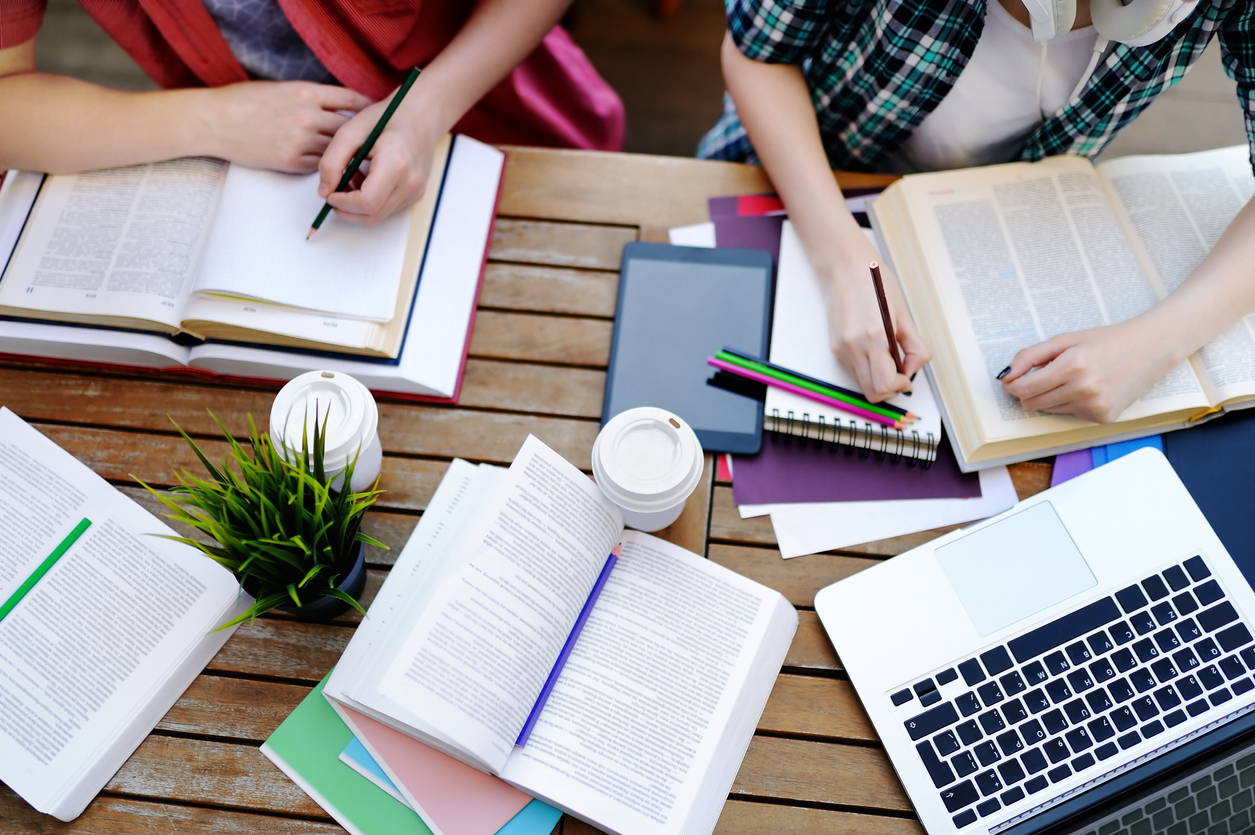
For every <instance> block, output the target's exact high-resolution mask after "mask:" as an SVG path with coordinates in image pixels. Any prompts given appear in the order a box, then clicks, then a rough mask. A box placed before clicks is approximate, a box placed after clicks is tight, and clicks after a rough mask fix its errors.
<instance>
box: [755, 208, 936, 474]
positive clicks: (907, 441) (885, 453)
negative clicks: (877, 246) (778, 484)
mask: <svg viewBox="0 0 1255 835" xmlns="http://www.w3.org/2000/svg"><path fill="white" fill-rule="evenodd" d="M867 281H868V283H869V284H870V283H871V277H870V275H869V276H868V279H867ZM769 359H770V360H771V361H772V362H773V363H775V364H777V365H782V366H784V367H785V368H791V369H793V370H795V371H800V372H802V373H803V374H807V375H809V376H811V377H817V378H819V379H820V380H826V381H828V382H831V383H836V384H837V385H839V386H845V387H846V388H852V389H857V388H858V387H859V386H858V381H857V380H856V379H855V378H854V375H853V374H852V373H850V371H848V370H847V369H846V368H845V366H843V365H842V364H841V363H840V362H839V361H838V360H837V358H836V357H835V356H834V355H833V353H832V350H831V348H829V342H828V317H827V314H826V313H825V302H824V293H823V289H822V288H821V287H820V285H819V279H818V277H817V276H816V275H815V271H814V270H813V269H812V268H811V264H810V261H809V260H808V259H807V257H806V252H805V251H804V250H803V249H802V242H801V241H800V240H799V239H798V236H797V232H796V231H795V230H794V229H793V224H791V223H790V222H789V221H787V220H786V221H785V222H784V228H783V229H782V231H781V235H780V262H779V265H778V267H777V269H776V306H775V311H774V313H773V314H772V323H771V349H770V355H769ZM889 402H890V403H893V404H894V405H896V406H901V407H903V408H905V409H909V410H910V411H912V412H914V413H915V414H917V415H919V416H920V419H919V420H918V421H916V422H915V423H914V424H913V425H912V426H911V427H910V428H908V429H904V430H900V429H892V428H890V427H888V426H881V425H879V424H875V423H871V422H869V421H866V420H863V419H860V418H856V417H855V416H854V415H851V414H849V413H847V412H843V411H840V410H838V409H833V408H829V407H827V406H824V405H823V404H821V403H817V402H815V401H814V400H808V399H807V398H805V397H800V396H798V395H796V394H792V393H790V392H787V391H782V390H780V389H777V388H772V387H769V388H768V389H767V401H766V404H765V406H764V408H765V417H764V420H763V428H765V429H767V430H769V431H772V432H779V433H783V434H787V435H795V436H800V437H805V438H811V439H813V440H823V441H829V442H832V443H838V444H847V445H849V446H854V447H858V448H860V449H863V450H868V451H870V452H872V453H875V454H876V456H877V457H884V458H890V457H892V458H895V459H896V458H902V459H906V460H907V462H908V463H911V462H914V461H919V462H921V463H923V464H924V465H925V466H928V465H929V464H931V463H932V462H933V461H934V460H935V459H936V457H937V444H938V442H939V441H940V439H941V410H940V409H939V408H938V407H937V399H936V396H935V395H934V394H933V390H932V386H931V385H930V384H929V382H928V376H927V375H926V374H920V375H919V376H917V377H916V378H915V392H914V393H913V394H911V395H898V396H897V397H895V398H893V399H892V400H891V401H889Z"/></svg>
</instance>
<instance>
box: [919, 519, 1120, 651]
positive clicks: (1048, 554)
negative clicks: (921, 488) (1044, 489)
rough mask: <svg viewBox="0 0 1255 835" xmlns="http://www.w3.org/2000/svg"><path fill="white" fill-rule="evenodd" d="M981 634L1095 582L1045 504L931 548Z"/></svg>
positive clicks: (1087, 565) (1079, 554) (1077, 551)
mask: <svg viewBox="0 0 1255 835" xmlns="http://www.w3.org/2000/svg"><path fill="white" fill-rule="evenodd" d="M935 553H936V555H937V560H938V562H940V563H941V568H942V570H943V571H945V572H946V577H948V578H949V580H950V585H951V586H953V587H954V591H955V593H956V594H958V596H959V600H960V601H962V603H963V608H964V609H966V610H967V616H968V617H969V618H971V619H972V625H973V626H975V627H976V631H977V632H978V633H980V634H981V635H982V636H985V635H989V634H990V633H993V632H997V631H998V630H999V629H1002V628H1003V627H1004V626H1010V625H1011V624H1013V623H1015V622H1016V621H1018V620H1021V619H1023V618H1026V617H1029V616H1030V615H1035V614H1037V613H1038V612H1040V611H1042V610H1043V609H1046V608H1049V607H1050V606H1053V605H1054V604H1056V603H1058V602H1060V601H1062V600H1066V599H1068V598H1069V597H1071V596H1072V595H1074V594H1077V593H1079V592H1082V591H1085V590H1086V589H1088V588H1092V587H1093V586H1095V585H1097V583H1098V581H1097V580H1096V579H1094V573H1093V572H1092V571H1090V569H1089V564H1088V563H1086V562H1085V558H1084V557H1082V556H1081V552H1080V551H1079V550H1077V547H1076V544H1075V543H1074V542H1073V541H1072V536H1071V535H1070V534H1069V533H1068V530H1067V528H1065V527H1064V526H1063V522H1062V521H1060V519H1059V515H1058V514H1057V513H1055V509H1054V508H1053V507H1051V506H1050V502H1042V503H1041V504H1037V505H1033V506H1032V507H1030V508H1029V509H1028V510H1025V511H1022V512H1020V513H1016V514H1015V515H1013V516H1008V517H1007V518H1006V519H1004V520H1002V521H1001V522H998V523H996V524H993V525H990V526H989V527H987V528H982V529H981V530H979V531H977V532H976V533H973V534H970V535H968V536H965V537H963V538H962V539H960V540H958V541H956V542H952V543H950V544H949V545H945V546H942V547H941V548H938V549H937V550H936V552H935Z"/></svg>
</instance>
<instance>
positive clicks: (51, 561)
mask: <svg viewBox="0 0 1255 835" xmlns="http://www.w3.org/2000/svg"><path fill="white" fill-rule="evenodd" d="M91 524H92V523H91V520H90V519H84V520H83V521H81V522H79V523H78V524H77V525H75V526H74V530H72V531H70V532H69V534H67V535H66V537H65V539H63V540H61V544H60V545H58V546H57V547H56V548H54V549H52V553H51V554H49V555H48V558H47V559H45V560H44V561H43V562H41V563H40V564H39V567H38V568H36V569H35V571H34V573H33V574H31V576H29V577H27V578H26V581H25V582H24V583H22V585H20V586H18V588H17V591H15V592H13V594H12V595H10V596H9V599H8V600H6V601H4V603H3V604H0V620H4V618H5V616H6V615H8V614H9V612H11V611H13V607H15V606H17V604H19V603H21V602H22V598H24V597H26V593H27V592H28V591H30V590H31V589H33V588H34V587H35V584H36V583H38V582H39V581H40V580H42V579H43V577H44V575H45V574H47V573H48V572H49V571H51V570H52V567H53V566H54V565H56V564H57V560H59V559H61V557H62V556H63V555H64V554H65V552H66V551H68V550H70V547H71V546H72V545H73V544H74V543H75V542H78V538H79V537H80V536H82V535H83V532H84V531H86V530H87V529H88V528H90V527H91Z"/></svg>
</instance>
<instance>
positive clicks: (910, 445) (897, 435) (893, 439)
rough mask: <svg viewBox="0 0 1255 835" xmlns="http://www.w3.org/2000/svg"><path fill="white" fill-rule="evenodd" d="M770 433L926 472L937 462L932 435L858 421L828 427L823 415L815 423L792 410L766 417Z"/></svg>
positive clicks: (774, 410) (935, 443)
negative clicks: (813, 442) (848, 450)
mask: <svg viewBox="0 0 1255 835" xmlns="http://www.w3.org/2000/svg"><path fill="white" fill-rule="evenodd" d="M767 429H768V430H770V431H772V432H776V433H778V434H781V435H792V436H793V437H795V438H805V439H807V440H812V441H820V442H822V443H830V444H841V445H842V446H845V447H848V448H850V449H853V450H857V451H858V454H859V457H861V458H866V457H867V456H868V455H875V456H876V460H878V461H880V460H886V459H887V460H889V461H892V462H895V463H896V462H897V461H905V462H906V464H907V466H910V467H913V466H915V464H916V463H918V464H919V466H920V467H921V468H923V469H925V470H926V469H928V468H929V467H931V466H932V463H933V461H935V460H936V459H937V438H936V436H934V435H933V433H932V432H928V433H926V434H925V435H920V433H919V432H918V431H916V430H914V429H893V428H891V427H888V426H880V425H877V424H873V423H870V422H868V421H859V420H855V419H850V420H847V421H840V420H834V421H832V422H831V423H829V422H827V421H826V420H825V418H824V416H823V415H819V416H817V418H815V419H812V418H811V416H810V413H809V412H803V413H802V415H801V417H797V416H796V415H795V414H794V413H793V410H792V409H790V410H788V411H787V412H785V413H784V414H783V415H782V414H781V413H780V410H779V409H772V410H771V413H770V414H768V415H767Z"/></svg>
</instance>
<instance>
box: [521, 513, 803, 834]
mask: <svg viewBox="0 0 1255 835" xmlns="http://www.w3.org/2000/svg"><path fill="white" fill-rule="evenodd" d="M779 599H780V595H779V594H778V593H776V592H774V591H771V590H770V589H767V588H765V587H763V586H761V585H759V584H757V583H755V582H753V581H752V580H748V579H746V578H744V577H741V576H739V575H737V574H735V573H733V572H731V571H728V570H727V569H725V568H723V567H721V566H719V565H716V564H714V563H711V562H709V561H707V560H704V559H702V558H701V557H699V556H697V555H696V554H692V553H689V552H688V551H685V550H684V549H682V548H679V547H678V546H675V545H672V544H670V543H667V542H664V541H663V540H660V539H657V538H655V537H652V536H649V535H648V534H642V533H639V532H636V531H625V532H624V535H623V541H622V550H621V551H620V554H619V562H618V564H617V565H615V568H614V570H613V571H612V572H611V573H610V578H609V580H608V581H607V582H606V585H605V587H604V588H603V589H602V592H601V597H600V598H598V600H597V605H596V606H595V607H594V609H593V611H592V614H591V615H590V616H589V618H588V621H587V622H586V623H585V624H584V631H583V632H582V633H581V634H580V638H579V641H578V643H576V645H575V649H574V650H573V651H572V653H571V656H570V658H568V659H567V663H566V667H565V668H564V669H563V672H562V675H561V677H560V678H559V679H558V682H557V685H556V686H555V687H554V690H553V693H552V694H551V695H550V697H549V702H548V703H547V704H546V706H545V709H544V712H542V713H541V715H540V720H539V721H538V722H537V724H536V727H535V729H534V730H533V731H532V735H531V738H530V739H529V740H528V743H527V745H526V747H524V748H519V749H516V750H515V753H514V754H513V755H512V756H511V758H510V762H509V764H508V765H507V767H506V769H505V771H503V772H502V775H501V776H502V777H503V778H504V779H506V780H508V781H510V782H512V783H514V784H515V785H517V786H519V787H520V788H522V789H524V790H525V791H528V792H531V793H533V794H536V795H537V796H540V797H543V798H545V799H546V800H548V801H550V802H552V803H555V804H556V805H559V806H562V807H564V808H566V809H568V810H570V811H572V812H574V813H575V814H577V815H579V816H580V817H583V818H585V819H587V820H593V821H596V823H597V825H598V826H600V827H602V828H604V829H608V830H610V831H612V832H659V833H666V832H680V831H684V827H685V824H686V822H688V820H689V817H690V814H691V813H692V811H693V807H694V804H696V803H699V802H700V801H701V800H703V798H701V797H699V796H698V795H699V788H700V787H701V786H702V783H703V780H704V779H705V778H706V776H707V772H708V770H709V769H710V768H712V765H718V764H717V763H712V760H713V759H714V754H715V752H716V751H717V750H718V748H719V743H720V739H721V737H722V735H723V733H724V731H725V728H726V727H727V725H728V723H729V722H731V721H732V720H733V713H734V705H735V702H736V699H737V696H738V694H739V693H740V691H741V690H742V688H743V687H744V686H745V684H746V681H747V679H748V678H749V677H750V676H751V675H753V676H766V677H768V679H769V680H774V678H775V675H776V673H777V672H779V662H778V661H777V662H776V667H775V669H772V670H764V669H753V663H752V661H753V659H754V657H755V655H756V653H757V650H758V648H759V647H760V646H761V645H762V643H763V641H764V639H765V638H766V636H767V634H768V631H769V628H770V627H771V624H772V618H773V615H774V614H775V612H776V601H778V600H779ZM794 622H795V623H796V617H795V616H794ZM791 634H792V633H790V636H791ZM786 640H787V639H786ZM781 657H783V656H781ZM764 698H765V696H764ZM759 709H761V708H759ZM751 732H752V731H751ZM746 743H748V738H747V739H746ZM743 750H744V749H742V752H743ZM729 782H730V777H729ZM726 791H727V788H726V787H725V788H724V789H723V792H724V795H723V796H721V797H719V798H718V806H717V807H716V808H720V807H721V806H722V803H723V800H724V799H726ZM713 823H714V822H713V820H712V821H711V826H713ZM695 831H707V830H703V829H700V828H698V829H696V830H695Z"/></svg>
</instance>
